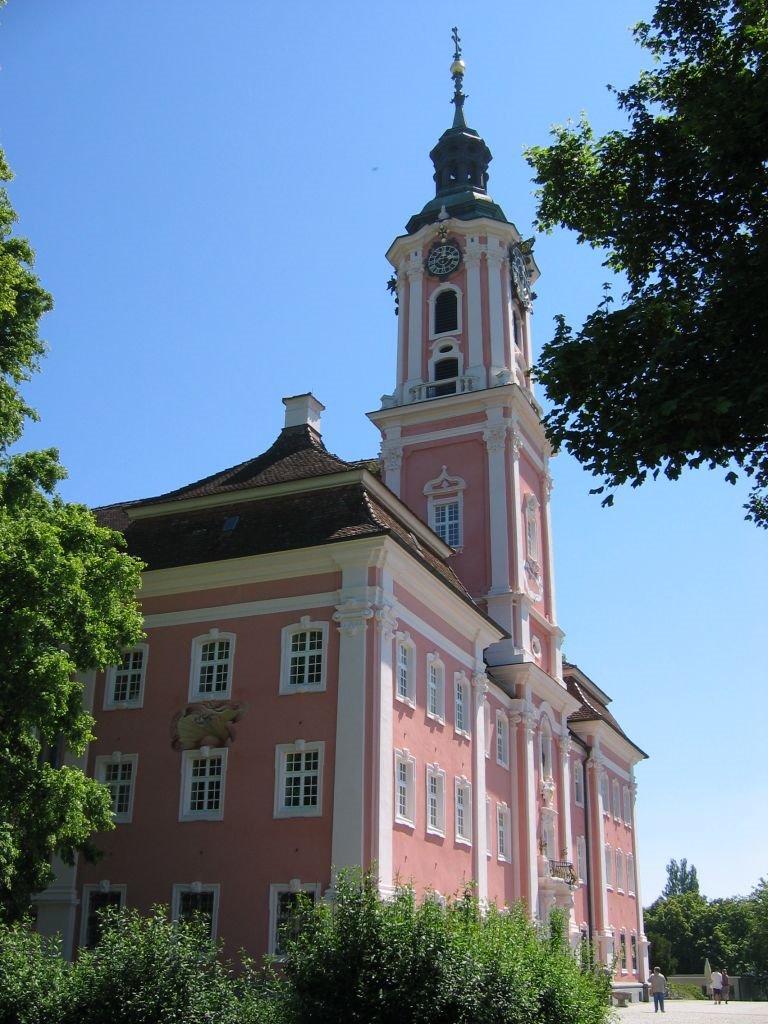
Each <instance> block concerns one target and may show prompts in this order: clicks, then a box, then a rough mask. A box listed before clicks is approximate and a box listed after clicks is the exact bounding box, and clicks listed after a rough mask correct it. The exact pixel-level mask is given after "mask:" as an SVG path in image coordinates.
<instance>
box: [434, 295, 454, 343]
mask: <svg viewBox="0 0 768 1024" xmlns="http://www.w3.org/2000/svg"><path fill="white" fill-rule="evenodd" d="M432 328H433V331H434V333H435V334H447V333H448V332H451V331H453V332H455V331H458V329H459V301H458V295H457V294H456V292H455V291H454V290H453V289H452V288H448V289H446V290H445V291H443V292H439V293H438V295H437V297H436V298H435V305H434V321H433V324H432Z"/></svg>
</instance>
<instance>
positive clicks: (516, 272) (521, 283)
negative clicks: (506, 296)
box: [509, 245, 531, 309]
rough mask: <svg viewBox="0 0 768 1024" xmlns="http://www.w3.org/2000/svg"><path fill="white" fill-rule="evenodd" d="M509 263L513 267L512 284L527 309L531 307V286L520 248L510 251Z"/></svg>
mask: <svg viewBox="0 0 768 1024" xmlns="http://www.w3.org/2000/svg"><path fill="white" fill-rule="evenodd" d="M509 261H510V263H511V265H512V283H513V285H514V286H515V292H516V294H517V297H518V299H520V301H521V302H522V304H523V305H524V306H525V308H526V309H529V308H530V305H531V284H530V281H529V279H528V266H527V264H526V262H525V256H523V254H522V252H521V250H520V247H519V246H517V245H513V246H511V247H510V250H509Z"/></svg>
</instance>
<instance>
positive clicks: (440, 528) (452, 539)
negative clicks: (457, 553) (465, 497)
mask: <svg viewBox="0 0 768 1024" xmlns="http://www.w3.org/2000/svg"><path fill="white" fill-rule="evenodd" d="M432 516H433V519H434V522H433V525H432V529H433V530H434V531H435V533H436V534H437V535H438V537H439V538H440V539H441V540H442V541H444V542H445V543H446V544H448V545H449V546H450V547H452V548H458V547H461V516H460V513H459V502H458V500H457V501H441V502H435V503H434V504H433V505H432Z"/></svg>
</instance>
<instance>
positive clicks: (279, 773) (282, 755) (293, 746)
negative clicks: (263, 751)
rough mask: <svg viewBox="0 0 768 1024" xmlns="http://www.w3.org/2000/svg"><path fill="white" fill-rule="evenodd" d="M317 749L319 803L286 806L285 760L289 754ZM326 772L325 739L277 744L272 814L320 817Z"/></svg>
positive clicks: (293, 816)
mask: <svg viewBox="0 0 768 1024" xmlns="http://www.w3.org/2000/svg"><path fill="white" fill-rule="evenodd" d="M312 750H316V751H318V753H319V755H320V756H319V758H318V764H317V803H316V804H314V805H309V806H307V807H305V806H300V807H284V806H283V793H284V788H285V787H284V784H285V760H286V755H287V754H295V753H300V752H305V751H312ZM324 772H325V741H324V740H302V739H297V740H294V741H293V743H276V744H275V792H274V804H273V808H272V815H273V817H274V818H319V817H321V816H322V813H323V777H324Z"/></svg>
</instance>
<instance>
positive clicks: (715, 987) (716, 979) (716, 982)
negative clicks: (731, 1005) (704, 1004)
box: [712, 970, 723, 1006]
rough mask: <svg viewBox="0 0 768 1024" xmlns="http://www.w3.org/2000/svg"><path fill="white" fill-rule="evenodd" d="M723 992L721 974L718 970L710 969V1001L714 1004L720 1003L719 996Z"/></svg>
mask: <svg viewBox="0 0 768 1024" xmlns="http://www.w3.org/2000/svg"><path fill="white" fill-rule="evenodd" d="M722 994H723V975H722V974H721V973H720V971H719V970H717V971H712V1002H713V1003H714V1004H715V1006H719V1005H720V996H721V995H722Z"/></svg>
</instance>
